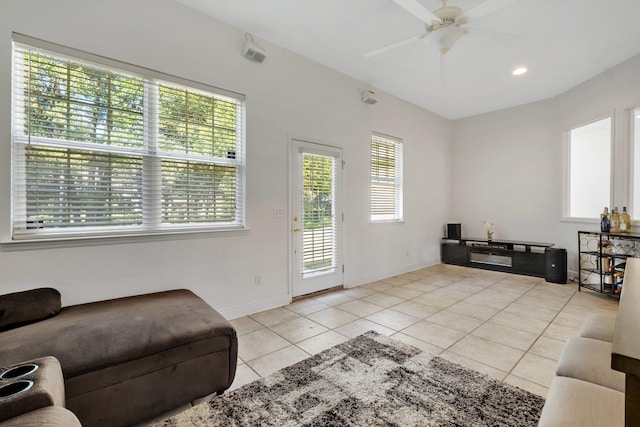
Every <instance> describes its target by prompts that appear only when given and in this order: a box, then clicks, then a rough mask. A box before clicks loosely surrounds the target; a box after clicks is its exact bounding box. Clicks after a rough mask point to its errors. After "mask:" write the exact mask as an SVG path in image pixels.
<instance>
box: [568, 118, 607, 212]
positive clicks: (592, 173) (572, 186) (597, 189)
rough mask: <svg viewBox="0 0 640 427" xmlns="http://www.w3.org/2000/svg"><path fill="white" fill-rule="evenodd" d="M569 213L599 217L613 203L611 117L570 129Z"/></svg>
mask: <svg viewBox="0 0 640 427" xmlns="http://www.w3.org/2000/svg"><path fill="white" fill-rule="evenodd" d="M568 188H569V191H568V196H569V200H568V212H567V213H568V215H567V216H568V217H571V218H598V217H599V214H600V212H602V210H603V208H604V207H605V206H609V205H610V204H611V118H610V117H607V118H604V119H601V120H597V121H594V122H591V123H588V124H586V125H582V126H578V127H575V128H573V129H571V131H570V132H569V186H568Z"/></svg>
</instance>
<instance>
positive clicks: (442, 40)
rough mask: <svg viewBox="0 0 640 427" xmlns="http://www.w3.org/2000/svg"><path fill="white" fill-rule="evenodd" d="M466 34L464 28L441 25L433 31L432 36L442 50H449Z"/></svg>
mask: <svg viewBox="0 0 640 427" xmlns="http://www.w3.org/2000/svg"><path fill="white" fill-rule="evenodd" d="M464 35H465V30H464V29H463V28H460V27H456V26H452V27H441V28H439V29H438V30H437V31H434V32H433V33H431V35H430V37H431V38H433V40H434V41H435V43H436V44H437V46H438V48H439V49H440V52H448V51H449V49H451V48H452V47H453V45H454V44H456V42H457V41H458V40H460V38H461V37H462V36H464Z"/></svg>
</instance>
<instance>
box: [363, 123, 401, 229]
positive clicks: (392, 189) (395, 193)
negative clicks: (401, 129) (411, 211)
mask: <svg viewBox="0 0 640 427" xmlns="http://www.w3.org/2000/svg"><path fill="white" fill-rule="evenodd" d="M401 220H402V140H400V139H397V138H392V137H389V136H385V135H381V134H377V133H374V134H372V136H371V221H401Z"/></svg>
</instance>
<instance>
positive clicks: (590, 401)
mask: <svg viewBox="0 0 640 427" xmlns="http://www.w3.org/2000/svg"><path fill="white" fill-rule="evenodd" d="M588 426H593V427H623V426H624V393H621V392H619V391H616V390H612V389H610V388H607V387H602V386H599V385H596V384H592V383H589V382H586V381H582V380H578V379H575V378H567V377H555V378H554V379H553V381H552V382H551V387H550V388H549V393H548V394H547V399H546V401H545V404H544V407H543V408H542V414H540V422H539V423H538V427H588Z"/></svg>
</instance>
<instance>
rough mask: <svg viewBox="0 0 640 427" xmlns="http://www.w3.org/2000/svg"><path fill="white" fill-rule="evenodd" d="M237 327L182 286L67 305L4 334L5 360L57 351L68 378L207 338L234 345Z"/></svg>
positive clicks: (214, 347) (220, 346)
mask: <svg viewBox="0 0 640 427" xmlns="http://www.w3.org/2000/svg"><path fill="white" fill-rule="evenodd" d="M235 339H236V332H235V330H234V329H233V326H231V324H230V323H229V322H228V321H227V320H226V319H225V318H224V317H222V316H221V315H220V314H219V313H218V312H217V311H215V310H214V309H213V308H211V307H210V306H209V305H208V304H207V303H205V302H204V301H203V300H202V299H200V298H199V297H197V296H196V295H195V294H193V293H192V292H191V291H188V290H185V289H182V290H174V291H166V292H158V293H153V294H147V295H139V296H134V297H127V298H119V299H113V300H107V301H100V302H95V303H89V304H81V305H76V306H70V307H64V308H63V309H62V310H61V311H60V313H59V314H58V315H57V316H55V317H53V318H51V319H48V320H47V321H44V322H39V323H36V324H31V325H26V326H23V327H21V328H16V329H12V330H9V331H6V332H3V333H2V334H0V348H2V350H3V351H2V355H1V356H0V364H2V365H9V364H12V363H17V362H19V361H21V360H28V359H35V358H37V357H41V356H45V355H52V356H54V357H56V358H57V359H58V360H59V361H60V364H61V365H62V370H63V373H64V377H65V379H69V378H72V377H75V376H78V375H82V374H84V373H87V372H92V371H96V370H99V369H104V368H107V367H110V366H115V365H118V364H121V363H125V362H129V361H131V360H136V359H141V358H144V357H147V356H152V355H156V354H159V353H162V352H164V351H167V350H170V349H173V348H178V347H182V346H185V345H189V344H192V343H196V342H199V341H207V343H208V351H209V352H215V351H221V350H226V349H229V347H230V346H231V341H232V340H235Z"/></svg>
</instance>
